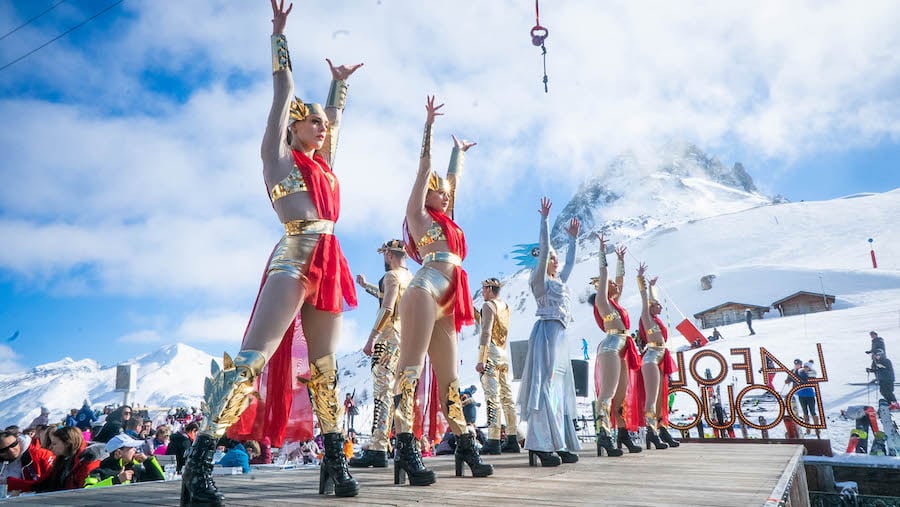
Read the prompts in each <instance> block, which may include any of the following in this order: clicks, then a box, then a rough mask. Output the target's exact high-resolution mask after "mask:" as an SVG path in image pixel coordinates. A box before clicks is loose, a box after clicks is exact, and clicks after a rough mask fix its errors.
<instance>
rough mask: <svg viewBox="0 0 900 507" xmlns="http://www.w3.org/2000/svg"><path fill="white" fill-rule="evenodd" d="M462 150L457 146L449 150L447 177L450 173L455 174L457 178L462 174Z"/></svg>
mask: <svg viewBox="0 0 900 507" xmlns="http://www.w3.org/2000/svg"><path fill="white" fill-rule="evenodd" d="M463 153H464V152H463V151H462V150H460V149H459V147H458V146H454V147H453V151H452V152H450V166H449V167H448V168H447V177H448V178H449V177H450V175H451V174H453V175H456V177H457V178H459V176H460V175H461V174H462V170H463V161H464V157H463Z"/></svg>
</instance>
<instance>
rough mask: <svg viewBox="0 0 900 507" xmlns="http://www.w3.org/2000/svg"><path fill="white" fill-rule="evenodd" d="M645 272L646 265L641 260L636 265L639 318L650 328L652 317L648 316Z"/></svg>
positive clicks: (648, 293)
mask: <svg viewBox="0 0 900 507" xmlns="http://www.w3.org/2000/svg"><path fill="white" fill-rule="evenodd" d="M646 272H647V265H646V264H644V263H643V262H642V263H641V264H640V265H639V266H638V271H637V285H638V292H640V293H641V320H642V321H643V322H644V327H645V328H646V329H650V326H651V325H652V324H653V317H651V316H650V292H649V288H648V287H647V280H646V279H645V278H644V273H646Z"/></svg>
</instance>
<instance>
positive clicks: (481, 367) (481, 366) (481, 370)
mask: <svg viewBox="0 0 900 507" xmlns="http://www.w3.org/2000/svg"><path fill="white" fill-rule="evenodd" d="M475 371H477V372H478V373H484V363H478V364H476V365H475Z"/></svg>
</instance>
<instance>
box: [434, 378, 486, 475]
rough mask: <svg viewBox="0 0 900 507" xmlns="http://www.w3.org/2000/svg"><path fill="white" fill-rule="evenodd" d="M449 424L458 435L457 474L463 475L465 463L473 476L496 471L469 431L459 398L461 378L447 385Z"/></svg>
mask: <svg viewBox="0 0 900 507" xmlns="http://www.w3.org/2000/svg"><path fill="white" fill-rule="evenodd" d="M445 413H446V414H447V424H448V425H449V426H450V430H451V431H453V434H454V435H456V456H455V458H456V476H457V477H462V475H463V463H465V464H467V465H469V470H471V472H472V477H487V476H489V475H491V474H493V473H494V467H493V465H489V464H487V463H485V462H483V461H481V453H480V452H479V450H478V445H477V444H476V442H475V434H474V433H471V432H470V431H469V428H468V426H467V425H466V418H465V416H463V411H462V402H461V401H460V399H459V380H458V379H453V381H452V382H450V385H449V386H447V401H446V410H445Z"/></svg>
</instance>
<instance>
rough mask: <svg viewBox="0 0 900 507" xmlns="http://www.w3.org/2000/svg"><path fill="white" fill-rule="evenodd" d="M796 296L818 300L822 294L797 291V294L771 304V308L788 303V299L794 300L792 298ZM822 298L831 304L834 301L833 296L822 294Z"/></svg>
mask: <svg viewBox="0 0 900 507" xmlns="http://www.w3.org/2000/svg"><path fill="white" fill-rule="evenodd" d="M797 296H815V297H817V298H820V297H822V296H823V293H821V292H809V291H805V290H798V291H797V292H795V293H793V294H791V295H790V296H787V297H783V298H781V299H779V300H778V301H775V302H774V303H772V306H778V305H780V304H781V303H784V302H785V301H788V300H790V299H794V298H795V297H797ZM824 296H825V298H826V299H830V300H831V302H832V303H833V302H834V300H835V296H832V295H831V294H824Z"/></svg>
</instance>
